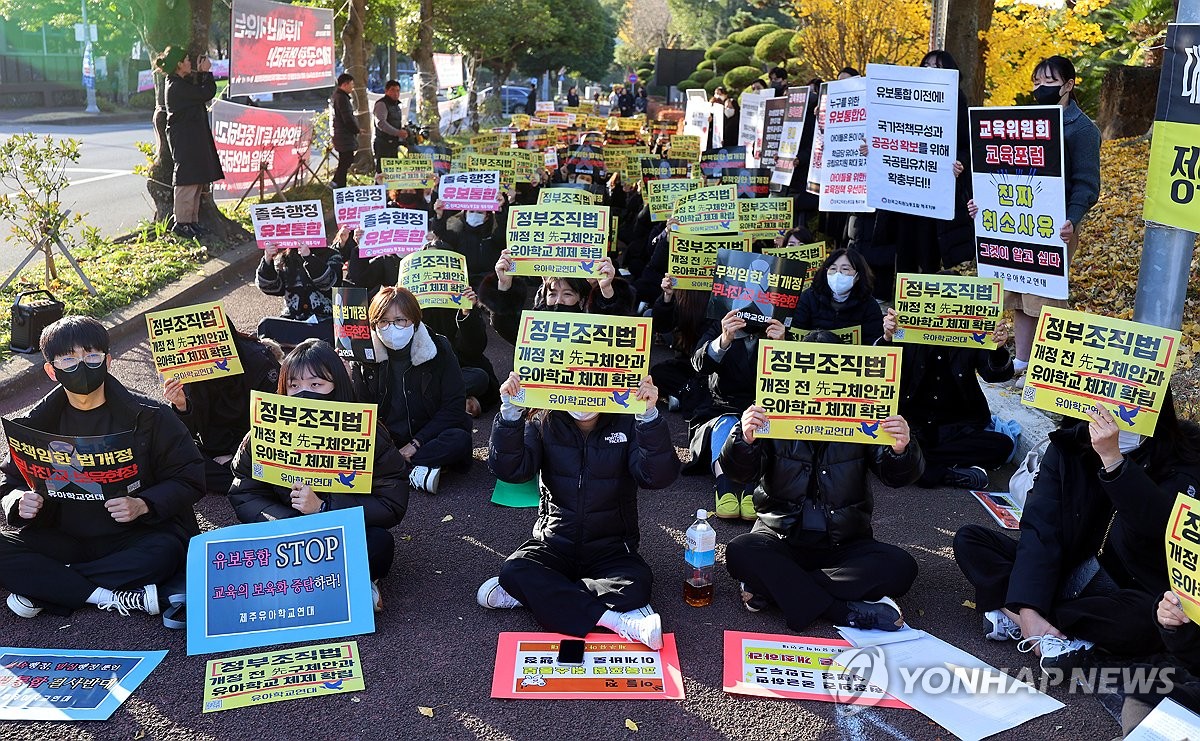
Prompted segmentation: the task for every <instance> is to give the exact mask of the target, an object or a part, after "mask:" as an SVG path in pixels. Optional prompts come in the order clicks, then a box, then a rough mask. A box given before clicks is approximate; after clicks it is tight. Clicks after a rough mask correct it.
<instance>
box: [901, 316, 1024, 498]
mask: <svg viewBox="0 0 1200 741" xmlns="http://www.w3.org/2000/svg"><path fill="white" fill-rule="evenodd" d="M895 333H896V310H895V309H888V310H887V315H886V316H884V318H883V342H884V343H891V341H892V337H893V335H894V334H895ZM992 339H993V340H994V341H995V342H996V345H997V347H996V349H995V350H983V349H978V348H970V347H953V346H949V345H917V344H904V345H903V346H902V347H903V353H904V355H903V358H902V360H901V372H900V409H899V411H900V415H901V416H902V417H904V418H905V419H906V420H908V423H909V425H911V426H912V436H913V438H914V439H915V440H916V441H917V442H919V443H920V444H921V452H922V453H924V454H925V473H923V474H921V478H920V479H918V480H917V485H918V486H924V487H935V486H943V485H944V486H953V487H956V488H959V489H971V490H975V491H987V488H988V470H990V469H994V468H999V467H1000V466H1003V465H1004V463H1005V462H1006V461H1007V460H1008V459H1009V458H1010V457H1012V453H1013V439H1012V438H1010V437H1009V436H1008V435H1005V434H1004V433H1003V432H995V431H992V430H989V429H988V427H989V426H991V423H992V412H991V410H990V409H989V408H988V402H987V399H986V398H985V397H984V395H983V389H981V388H980V387H979V379H978V378H976V377H975V376H976V374H979V376H980V377H981V378H983V380H984V381H986V382H987V383H1001V382H1003V381H1007V380H1008V379H1010V378H1012V374H1013V367H1012V356H1011V355H1010V354H1009V352H1008V348H1007V347H1006V346H1005V343H1007V342H1008V325H1006V324H1005V323H1004V322H1003V321H1001V322H998V323H997V324H996V331H995V332H993V333H992Z"/></svg>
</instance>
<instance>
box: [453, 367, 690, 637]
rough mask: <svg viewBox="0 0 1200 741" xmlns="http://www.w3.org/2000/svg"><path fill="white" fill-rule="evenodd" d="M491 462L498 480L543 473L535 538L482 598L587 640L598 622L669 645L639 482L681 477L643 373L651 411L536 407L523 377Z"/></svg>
mask: <svg viewBox="0 0 1200 741" xmlns="http://www.w3.org/2000/svg"><path fill="white" fill-rule="evenodd" d="M500 392H501V405H500V413H499V414H498V415H497V416H496V421H495V422H494V424H493V425H492V436H491V441H490V443H489V445H488V466H489V467H490V468H491V469H492V473H493V474H495V475H496V477H497V478H499V479H500V480H501V481H507V482H509V483H514V484H519V483H523V482H526V481H529V480H531V479H533V478H534V477H535V476H536V477H538V480H539V482H540V489H541V505H540V506H539V508H538V520H537V523H536V524H535V525H534V528H533V538H532V539H531V540H528V541H526V542H525V543H524V544H523V545H522V546H521V547H520V548H518V549H517V550H516V552H514V553H513V554H512V555H511V556H509V557H508V559H507V560H506V561H505V562H504V565H503V566H501V568H500V576H499V577H492V578H490V579H488V580H487V581H485V582H484V583H483V585H482V586H480V587H479V590H478V592H477V593H476V599H477V601H478V602H479V604H480V605H482V606H484V607H488V608H492V609H500V608H514V607H520V606H522V605H524V606H525V607H528V608H529V609H530V610H532V611H533V616H534V618H535V619H537V621H538V623H539V624H540V625H541V626H542V627H543V628H544V629H546V630H549V631H553V632H555V633H562V634H563V635H568V636H574V637H577V638H582V637H584V636H586V635H587V634H588V633H590V632H591V631H592V630H593V629H595V628H596V627H597V626H599V627H602V628H607V629H608V630H611V631H613V632H614V633H617V634H619V635H621V636H622V637H623V638H625V639H627V640H631V641H638V642H639V643H644V644H645V645H647V646H649V647H650V648H651V649H654V650H658V649H660V648H662V620H661V618H660V617H659V616H658V613H656V612H654V609H653V608H652V607H650V605H649V602H650V586H651V584H652V583H653V581H654V577H653V574H652V573H651V571H650V565H649V564H647V563H646V561H645V560H644V559H643V558H642V557H641V556H640V555H639V554H638V552H637V547H638V541H639V532H638V515H637V495H638V488H639V487H641V488H646V489H663V488H665V487H667V486H670V485H671V484H672V483H673V482H674V481H675V479H676V478H677V477H678V476H679V459H678V457H676V455H675V446H674V445H673V444H672V443H671V433H670V430H669V428H668V426H667V421H666V420H665V419H663V418H662V417H661V416H660V415H659V412H658V409H657V407H656V406H655V405H656V404H657V402H658V389H657V388H655V387H654V382H653V380H652V379H651V378H650V377H649V376H646V377H645V378H643V379H642V382H641V384H640V385H639V386H638V390H637V392H636V398H638V399H641V400H643V401H645V402H646V412H645V414H639V415H629V414H600V413H599V412H560V411H545V410H541V411H534V412H531V413H529V415H528V418H526V412H525V410H523V409H521V408H519V407H517V406H515V405H513V403H512V399H514V398H516V397H517V395H518V394H520V392H521V381H520V378H519V377H518V376H517V374H516V373H511V374H509V377H508V379H507V380H506V381H505V382H504V384H503V385H502V386H501V389H500Z"/></svg>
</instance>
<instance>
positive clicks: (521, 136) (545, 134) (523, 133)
mask: <svg viewBox="0 0 1200 741" xmlns="http://www.w3.org/2000/svg"><path fill="white" fill-rule="evenodd" d="M513 118H514V119H515V118H516V117H515V116H514V117H513ZM531 125H532V124H531V122H526V123H525V125H524V126H522V127H521V130H520V131H518V132H517V133H516V134H514V135H513V147H514V148H516V149H527V150H531V151H537V152H539V153H540V152H541V150H543V149H545V148H546V146H547V145H549V144H550V129H547V128H530V126H531Z"/></svg>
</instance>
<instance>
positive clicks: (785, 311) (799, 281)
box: [706, 250, 806, 332]
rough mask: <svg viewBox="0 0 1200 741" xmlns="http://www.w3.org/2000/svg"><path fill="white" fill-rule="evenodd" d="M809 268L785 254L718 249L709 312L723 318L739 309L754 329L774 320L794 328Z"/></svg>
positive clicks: (752, 330)
mask: <svg viewBox="0 0 1200 741" xmlns="http://www.w3.org/2000/svg"><path fill="white" fill-rule="evenodd" d="M805 267H806V266H805V265H804V263H800V262H794V261H792V260H785V259H783V258H782V257H772V256H770V255H760V254H758V253H755V252H739V251H736V250H718V251H717V265H716V267H715V268H714V269H713V286H712V297H711V298H709V300H708V310H707V312H706V315H707V316H708V318H709V319H721V318H723V317H724V316H725V315H726V314H728V313H729V312H731V311H735V310H736V311H737V312H738V316H740V317H742V318H743V319H745V320H746V329H747V330H748V331H750V332H754V331H757V330H759V329H762V328H763V327H766V326H767V324H768V323H769V322H770V320H772V319H778V320H779V321H780V322H781V323H782V324H783V326H785V327H790V326H791V324H792V314H793V313H794V312H795V311H796V304H797V303H798V302H799V300H800V293H801V292H802V291H803V290H804V272H805Z"/></svg>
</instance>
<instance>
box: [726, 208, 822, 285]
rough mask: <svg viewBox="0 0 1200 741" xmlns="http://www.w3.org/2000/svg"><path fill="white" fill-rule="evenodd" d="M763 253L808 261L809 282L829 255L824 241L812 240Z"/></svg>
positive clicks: (772, 248)
mask: <svg viewBox="0 0 1200 741" xmlns="http://www.w3.org/2000/svg"><path fill="white" fill-rule="evenodd" d="M738 208H739V209H740V208H741V201H738ZM739 216H740V214H739ZM745 225H746V222H744V221H743V222H742V226H743V227H744V226H745ZM742 231H743V232H745V231H746V230H745V229H743V230H742ZM763 254H764V255H777V256H779V257H782V258H785V259H788V260H802V261H804V262H806V263H808V280H809V282H811V281H812V277H813V273H815V272H817V268H819V267H821V263H823V262H825V258H826V257H828V256H829V247H828V246H827V245H826V244H825V243H824V242H812V243H810V244H795V245H791V246H785V247H768V248H766V249H764V250H763Z"/></svg>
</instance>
